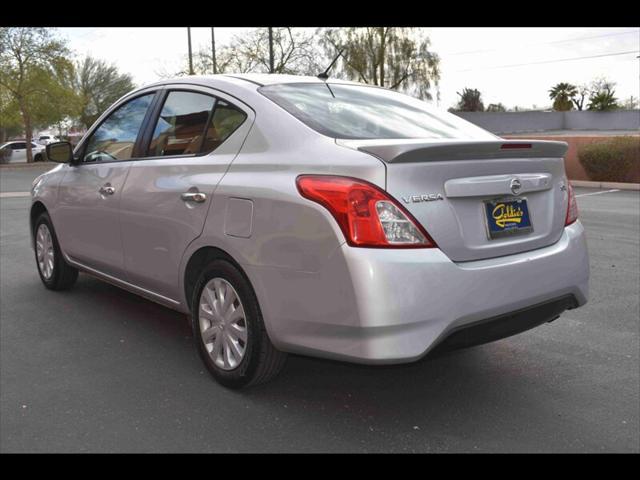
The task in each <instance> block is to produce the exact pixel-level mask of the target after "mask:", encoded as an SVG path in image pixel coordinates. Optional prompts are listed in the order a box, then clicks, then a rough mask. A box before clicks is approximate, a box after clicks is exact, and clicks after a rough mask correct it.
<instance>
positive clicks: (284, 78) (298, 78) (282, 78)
mask: <svg viewBox="0 0 640 480" xmlns="http://www.w3.org/2000/svg"><path fill="white" fill-rule="evenodd" d="M225 76H227V77H232V78H238V79H240V80H246V81H247V82H252V83H257V84H260V85H277V84H281V83H325V82H326V83H345V84H352V85H359V83H358V82H351V81H349V80H340V79H338V78H328V79H327V80H326V81H325V80H323V79H321V78H318V77H314V76H310V75H286V74H281V73H232V74H225Z"/></svg>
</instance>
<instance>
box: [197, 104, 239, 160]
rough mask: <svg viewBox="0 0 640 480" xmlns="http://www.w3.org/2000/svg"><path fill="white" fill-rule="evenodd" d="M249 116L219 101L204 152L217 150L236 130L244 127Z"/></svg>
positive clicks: (208, 130) (206, 138) (212, 118)
mask: <svg viewBox="0 0 640 480" xmlns="http://www.w3.org/2000/svg"><path fill="white" fill-rule="evenodd" d="M246 118H247V114H246V113H244V112H243V111H242V110H240V109H239V108H236V107H234V106H233V105H231V104H230V103H227V102H225V101H224V100H218V103H217V105H216V109H215V111H214V112H213V116H212V117H211V122H210V123H209V128H207V135H206V137H205V141H204V145H203V147H202V151H203V152H210V151H212V150H215V149H216V148H218V147H219V146H220V144H222V142H224V141H225V140H226V139H227V138H228V137H229V136H230V135H231V134H232V133H233V132H235V130H236V129H237V128H238V127H239V126H240V125H242V123H243V122H244V120H245V119H246Z"/></svg>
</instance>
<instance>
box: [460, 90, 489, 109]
mask: <svg viewBox="0 0 640 480" xmlns="http://www.w3.org/2000/svg"><path fill="white" fill-rule="evenodd" d="M456 93H457V94H458V95H460V101H459V102H458V105H457V107H456V110H458V111H459V112H483V111H484V104H483V103H482V99H481V98H480V91H479V90H476V89H475V88H465V89H463V90H462V93H460V92H456Z"/></svg>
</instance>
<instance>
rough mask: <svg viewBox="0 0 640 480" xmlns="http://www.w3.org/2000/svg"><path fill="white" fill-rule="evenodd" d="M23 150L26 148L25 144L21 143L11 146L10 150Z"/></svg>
mask: <svg viewBox="0 0 640 480" xmlns="http://www.w3.org/2000/svg"><path fill="white" fill-rule="evenodd" d="M25 148H27V144H26V143H23V142H20V143H12V144H11V150H24V149H25Z"/></svg>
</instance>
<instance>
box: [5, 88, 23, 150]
mask: <svg viewBox="0 0 640 480" xmlns="http://www.w3.org/2000/svg"><path fill="white" fill-rule="evenodd" d="M21 131H22V122H21V119H20V110H19V109H18V104H17V102H16V101H15V99H14V98H12V96H11V94H10V93H9V90H7V88H6V87H4V86H2V85H0V144H2V143H4V142H6V141H7V138H9V137H12V136H14V135H18V134H19V133H20V132H21Z"/></svg>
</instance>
